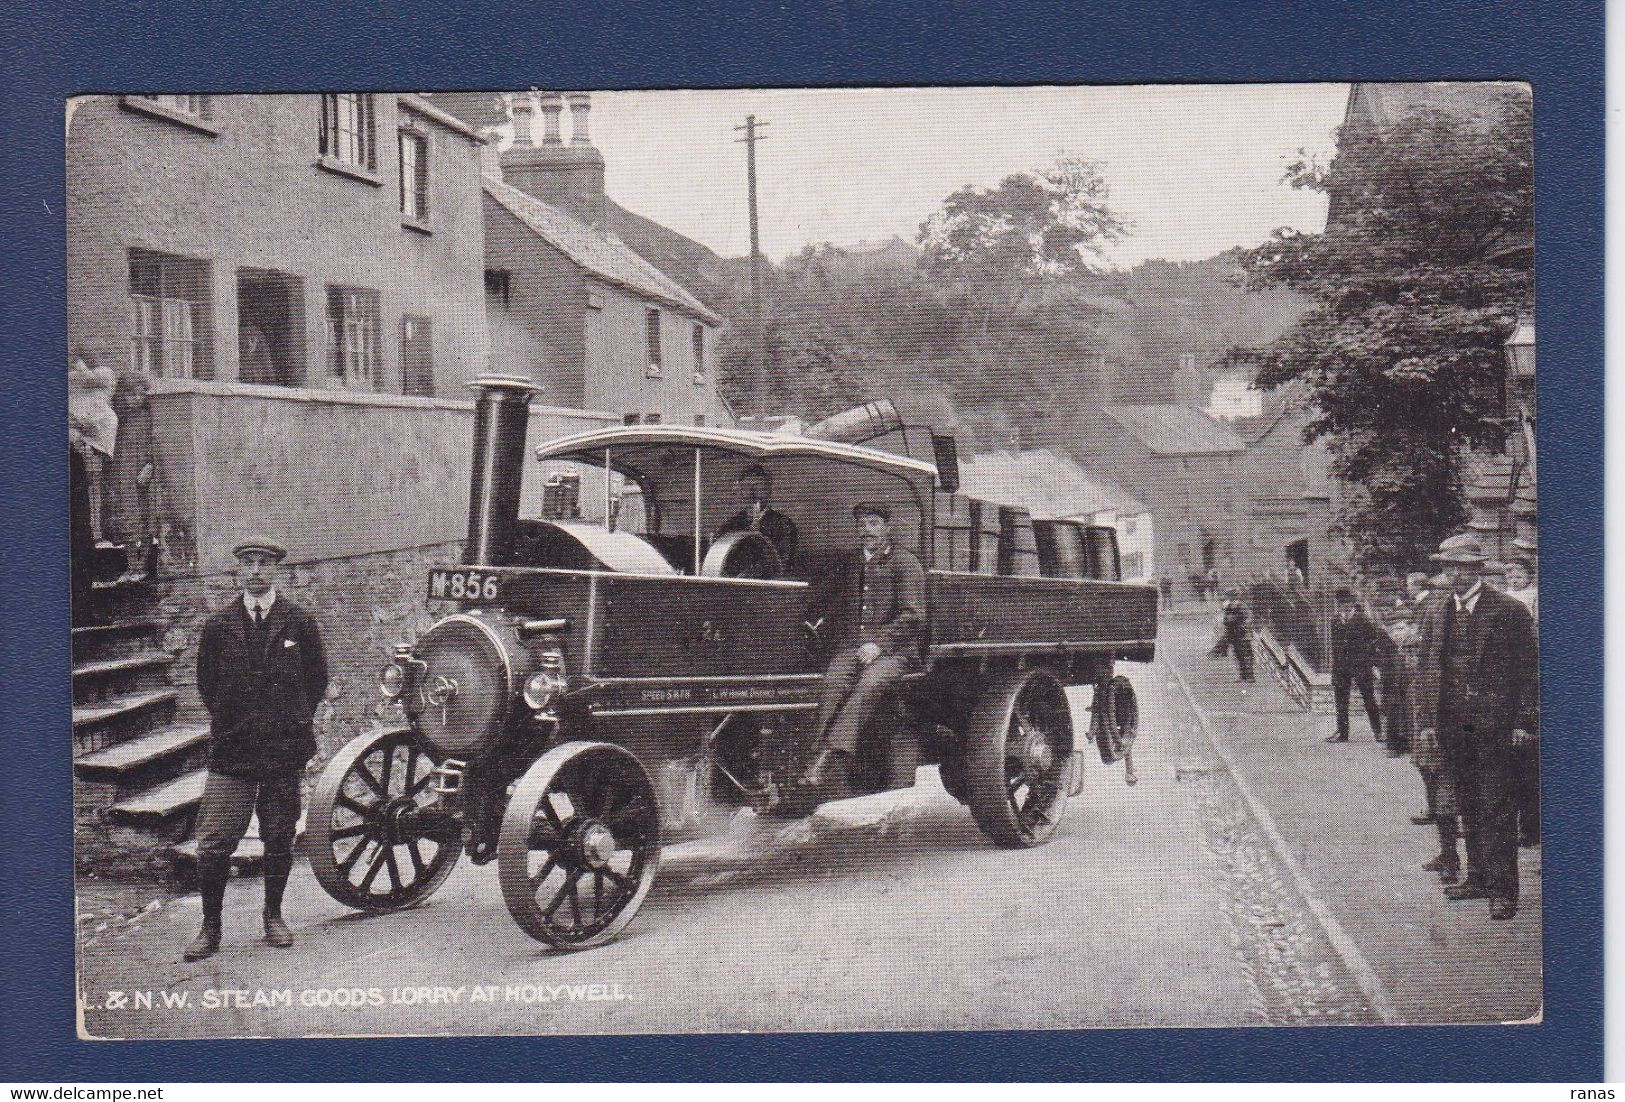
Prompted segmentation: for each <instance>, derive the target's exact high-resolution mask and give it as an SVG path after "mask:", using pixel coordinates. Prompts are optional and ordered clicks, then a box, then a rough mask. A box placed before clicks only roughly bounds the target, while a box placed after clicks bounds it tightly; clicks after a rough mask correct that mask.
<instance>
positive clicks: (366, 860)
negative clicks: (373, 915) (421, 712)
mask: <svg viewBox="0 0 1625 1102" xmlns="http://www.w3.org/2000/svg"><path fill="white" fill-rule="evenodd" d="M434 767H435V762H434V761H433V760H432V759H431V758H430V757H429V755H428V754H426V753H425V752H424V751H423V750H422V749H421V748H420V747H419V746H418V743H417V740H416V738H414V736H413V734H412V732H411V731H409V730H398V731H384V732H379V733H375V734H370V735H362V736H361V737H360V738H357V739H354V740H352V741H351V742H350V743H349V744H348V745H346V746H345V747H344V748H343V749H341V750H340V751H339V752H338V753H337V754H336V755H334V757H333V760H332V761H330V762H328V763H327V768H326V769H324V770H323V771H322V775H321V779H320V780H318V781H317V782H316V788H315V790H314V791H313V792H312V793H311V797H310V822H309V824H308V826H307V827H306V831H305V839H306V845H307V847H308V849H309V852H310V867H311V870H312V871H313V872H315V874H316V880H317V882H318V883H320V884H321V886H322V887H323V888H325V889H326V890H327V894H328V895H331V896H332V897H333V898H334V899H336V900H338V901H339V902H340V903H343V904H344V905H345V906H347V907H355V908H357V909H359V910H363V911H393V910H398V909H400V908H402V907H408V906H411V905H412V904H413V903H417V902H419V901H420V900H422V899H425V898H427V897H428V896H429V894H430V893H432V892H433V891H434V890H435V889H436V888H438V887H439V886H440V885H441V883H442V882H443V881H444V880H445V879H446V877H447V876H449V875H450V874H451V870H452V868H453V867H454V866H455V865H456V864H457V858H458V856H459V854H460V853H461V845H460V838H459V834H458V831H457V828H456V824H455V822H453V821H452V820H451V819H450V817H449V816H448V815H446V814H445V813H444V812H443V811H441V809H440V808H439V806H438V800H439V794H438V793H437V792H435V791H434V789H433V788H432V786H431V783H430V782H431V781H432V780H433V770H434Z"/></svg>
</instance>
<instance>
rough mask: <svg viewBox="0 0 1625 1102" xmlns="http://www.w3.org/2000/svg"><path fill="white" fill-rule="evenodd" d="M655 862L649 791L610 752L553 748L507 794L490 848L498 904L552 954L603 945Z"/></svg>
mask: <svg viewBox="0 0 1625 1102" xmlns="http://www.w3.org/2000/svg"><path fill="white" fill-rule="evenodd" d="M659 863H660V811H659V807H658V806H657V804H656V801H655V790H654V785H653V784H652V783H651V782H650V780H649V776H648V774H647V773H645V772H644V771H643V767H642V766H641V765H639V764H638V762H637V759H636V758H634V757H633V756H632V755H631V754H629V753H627V751H625V750H623V749H622V748H621V747H619V746H615V745H612V744H610V743H604V742H572V743H565V744H564V745H562V746H556V747H554V748H553V749H552V750H549V751H548V752H547V753H545V754H543V755H542V756H541V757H540V758H539V759H537V761H536V763H535V764H534V765H532V766H531V767H530V769H529V770H527V771H526V772H525V775H524V776H523V777H522V778H520V781H519V783H518V785H516V786H515V787H514V790H513V795H512V796H511V797H509V800H508V810H507V813H506V814H504V815H503V817H502V834H501V839H500V841H499V842H498V845H497V871H498V874H499V877H500V879H501V881H502V898H503V900H504V901H505V902H506V903H507V904H508V913H509V914H511V915H513V918H514V921H515V922H517V923H519V926H520V928H521V929H523V930H524V931H525V933H527V934H529V935H530V936H531V937H533V938H535V939H536V940H537V941H542V942H546V943H547V944H548V945H552V946H554V947H556V948H560V949H587V948H591V947H592V946H594V945H602V944H603V943H604V942H606V941H609V940H610V939H611V938H613V937H614V936H615V935H616V934H618V933H620V932H621V930H623V929H625V927H626V924H627V923H629V922H631V921H632V917H633V916H634V915H636V914H637V913H638V908H639V907H641V906H642V905H643V899H644V896H646V895H648V893H649V887H650V885H652V884H653V883H654V878H655V868H656V866H658V865H659Z"/></svg>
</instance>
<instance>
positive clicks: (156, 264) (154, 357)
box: [130, 249, 214, 379]
mask: <svg viewBox="0 0 1625 1102" xmlns="http://www.w3.org/2000/svg"><path fill="white" fill-rule="evenodd" d="M130 367H131V369H132V370H135V371H142V372H145V373H147V374H149V375H158V376H163V377H164V378H169V379H207V378H210V377H211V376H212V375H213V374H214V371H213V361H212V357H211V355H210V346H209V264H208V261H205V260H190V259H187V258H186V257H180V256H170V255H168V254H167V253H156V252H149V251H148V250H146V249H131V250H130Z"/></svg>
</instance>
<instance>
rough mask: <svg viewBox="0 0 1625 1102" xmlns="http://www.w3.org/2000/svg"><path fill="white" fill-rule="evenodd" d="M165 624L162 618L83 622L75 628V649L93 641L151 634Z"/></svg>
mask: <svg viewBox="0 0 1625 1102" xmlns="http://www.w3.org/2000/svg"><path fill="white" fill-rule="evenodd" d="M163 626H164V622H163V621H162V620H149V619H139V618H138V619H132V620H114V621H113V622H112V623H110V624H81V625H80V626H78V627H76V628H74V629H73V633H72V637H73V649H74V651H75V653H77V652H78V651H79V650H80V648H81V646H86V645H89V644H92V643H104V642H112V641H115V640H118V639H124V638H130V637H140V636H143V635H151V634H153V633H154V632H156V631H158V630H159V629H160V628H162V627H163Z"/></svg>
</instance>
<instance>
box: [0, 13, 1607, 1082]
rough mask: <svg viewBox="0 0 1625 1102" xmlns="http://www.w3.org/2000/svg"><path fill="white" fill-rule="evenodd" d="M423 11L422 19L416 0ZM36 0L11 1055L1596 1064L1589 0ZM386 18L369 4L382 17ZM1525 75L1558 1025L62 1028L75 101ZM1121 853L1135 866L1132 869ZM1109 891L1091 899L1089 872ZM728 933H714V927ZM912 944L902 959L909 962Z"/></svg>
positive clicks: (699, 1073)
mask: <svg viewBox="0 0 1625 1102" xmlns="http://www.w3.org/2000/svg"><path fill="white" fill-rule="evenodd" d="M411 7H415V8H417V9H419V10H415V11H413V10H409V9H410V8H411ZM277 8H278V5H274V4H267V3H259V4H254V5H246V4H244V5H240V6H239V5H229V6H228V5H226V4H218V5H196V4H194V5H189V6H186V7H185V8H184V9H183V7H182V5H179V4H176V5H164V4H105V5H94V4H90V3H85V2H72V0H69V2H61V3H58V2H50V0H23V3H22V5H21V7H20V8H19V9H17V10H14V11H12V12H10V13H9V14H6V15H0V30H3V31H4V45H3V49H4V52H5V61H4V63H3V64H0V73H4V76H0V104H3V107H0V110H3V111H4V122H5V126H4V129H3V131H0V150H3V153H0V157H3V161H0V164H3V165H4V169H5V171H4V175H3V180H4V187H3V188H0V203H3V204H4V210H5V226H6V230H5V238H4V256H5V258H6V262H5V263H4V264H3V265H0V281H3V285H4V287H5V297H4V302H5V303H6V304H7V305H6V309H5V311H4V314H3V317H4V319H5V322H4V327H5V331H6V336H5V337H4V339H3V341H0V355H3V356H4V357H5V363H6V366H7V369H8V373H7V375H6V385H5V386H4V388H3V391H0V403H3V408H4V416H5V426H4V430H5V431H4V435H3V437H0V440H4V441H5V444H6V445H7V446H6V447H5V448H4V456H5V458H4V461H3V462H0V472H3V473H0V486H3V491H4V499H3V504H0V509H3V512H0V516H4V517H5V518H6V520H7V521H8V522H9V524H8V527H9V528H10V531H11V537H10V538H9V539H7V541H6V543H5V548H4V552H3V560H0V569H3V575H0V576H3V577H4V579H5V594H6V605H7V608H6V612H5V615H4V616H3V617H0V625H3V626H0V654H3V655H4V656H5V665H6V670H5V680H4V685H5V686H6V692H5V693H4V700H5V703H6V708H5V713H6V717H7V723H6V731H5V734H4V736H0V737H3V742H0V753H3V763H4V764H3V767H0V924H3V925H0V931H3V934H0V1038H3V1040H0V1079H3V1080H12V1081H24V1082H39V1083H43V1082H46V1081H51V1082H57V1083H60V1082H74V1081H77V1082H87V1081H105V1080H112V1081H122V1082H132V1081H140V1080H146V1081H170V1080H173V1081H183V1080H277V1079H284V1078H298V1079H307V1080H341V1081H342V1080H374V1079H378V1080H387V1079H455V1080H463V1079H473V1080H479V1079H487V1080H508V1079H515V1078H531V1077H541V1078H546V1077H553V1078H572V1079H578V1078H594V1077H602V1078H606V1079H645V1080H646V1079H661V1080H663V1079H711V1078H716V1079H743V1080H760V1079H808V1078H812V1079H819V1078H823V1079H855V1078H876V1079H949V1080H953V1079H994V1080H999V1079H1025V1078H1036V1079H1110V1080H1116V1079H1142V1078H1143V1079H1176V1080H1215V1079H1217V1080H1255V1079H1262V1080H1279V1079H1332V1080H1364V1079H1391V1080H1453V1079H1465V1080H1491V1081H1498V1080H1537V1081H1540V1080H1545V1081H1570V1082H1586V1081H1592V1082H1596V1081H1600V1079H1601V1075H1602V937H1603V927H1602V843H1601V837H1602V752H1601V746H1602V697H1601V686H1602V666H1601V663H1602V645H1601V643H1602V607H1601V593H1602V536H1601V523H1602V515H1603V514H1602V482H1603V480H1602V470H1603V468H1602V438H1603V437H1602V432H1603V425H1602V413H1603V406H1602V400H1601V396H1602V385H1603V373H1602V363H1603V360H1602V324H1603V320H1602V319H1603V289H1602V255H1603V253H1602V227H1603V168H1602V166H1603V5H1600V4H1581V3H1555V2H1550V0H1547V2H1541V0H1501V2H1498V3H1495V4H1487V3H1466V2H1462V0H1443V2H1437V0H1436V2H1434V3H1431V4H1426V5H1419V4H1411V3H1398V2H1394V0H1385V2H1353V3H1339V4H1332V3H1323V4H1319V5H1310V4H1294V5H1284V4H1282V3H1280V0H1246V2H1231V3H1227V4H1220V3H1216V2H1215V0H1167V2H1163V3H1158V4H1156V5H1154V6H1153V5H1144V6H1142V7H1140V8H1139V9H1138V10H1136V9H1135V7H1134V6H1132V5H1129V4H1124V3H1099V2H1090V3H1047V4H1040V3H1031V4H1016V3H989V2H983V3H964V2H960V3H951V4H929V3H922V2H920V0H892V2H865V0H825V2H823V3H806V4H800V5H786V4H752V3H747V2H743V0H741V2H737V3H694V4H688V5H676V4H669V3H668V4H660V3H653V2H643V3H636V4H622V3H611V2H606V0H598V2H596V3H587V2H581V3H577V4H575V5H573V6H571V7H570V8H565V7H559V8H555V9H552V10H548V9H544V8H543V7H542V6H541V5H534V6H533V5H526V4H518V3H512V2H509V3H503V4H488V5H484V6H480V7H476V6H474V5H462V6H459V5H454V4H440V5H434V6H430V5H413V6H408V5H401V6H399V7H397V6H395V5H382V4H367V5H364V6H363V5H354V6H349V5H345V4H342V3H339V2H337V0H330V2H328V3H323V4H319V5H317V4H311V5H308V6H307V7H305V8H304V9H303V10H299V9H297V8H296V9H295V10H294V11H293V12H291V13H290V12H286V11H278V10H277ZM384 13H387V14H384ZM1440 78H1456V79H1473V78H1511V79H1521V80H1528V81H1530V82H1531V83H1532V84H1533V85H1534V87H1535V103H1536V118H1537V125H1538V139H1537V143H1536V149H1537V158H1538V188H1539V205H1538V218H1539V277H1540V314H1539V327H1540V338H1541V346H1540V359H1541V369H1542V372H1541V378H1542V380H1543V386H1542V391H1541V396H1540V423H1541V425H1542V430H1541V434H1540V458H1541V465H1542V469H1543V474H1544V477H1543V479H1542V484H1541V508H1542V529H1543V531H1542V535H1543V538H1544V555H1543V563H1542V565H1543V578H1542V582H1543V585H1542V589H1543V590H1544V591H1545V600H1544V602H1543V605H1544V608H1543V611H1544V613H1545V616H1546V624H1545V630H1544V632H1543V636H1544V640H1545V654H1544V656H1543V658H1544V660H1543V672H1544V686H1545V713H1546V714H1545V719H1544V721H1543V727H1544V729H1545V730H1546V731H1547V732H1549V733H1550V737H1549V738H1548V739H1547V743H1546V745H1547V766H1548V769H1547V777H1546V782H1545V790H1546V795H1547V806H1548V808H1549V810H1548V812H1547V814H1546V815H1545V816H1544V818H1545V819H1546V823H1547V827H1546V841H1545V852H1544V861H1545V876H1544V886H1543V890H1544V899H1545V916H1546V945H1547V953H1546V975H1547V997H1548V1002H1547V1006H1546V1016H1545V1022H1544V1024H1542V1025H1540V1026H1538V1027H1528V1028H1520V1029H1515V1030H1508V1029H1464V1028H1452V1029H1414V1030H1393V1029H1377V1028H1365V1029H1337V1030H1271V1031H1263V1030H1224V1031H1209V1030H1200V1031H1198V1030H1179V1031H1174V1030H1168V1031H1150V1030H1146V1031H1123V1032H1105V1031H1096V1032H1085V1033H1001V1034H991V1033H984V1034H851V1035H820V1036H778V1037H772V1036H767V1037H705V1038H699V1037H694V1038H688V1037H677V1038H655V1037H651V1038H607V1039H579V1040H578V1039H561V1040H535V1039H511V1040H448V1041H435V1040H407V1041H345V1042H339V1041H333V1042H232V1043H185V1044H177V1043H168V1044H159V1043H151V1044H107V1043H102V1044H89V1043H83V1042H80V1041H77V1040H76V1039H75V1037H74V1019H73V1006H72V993H73V986H74V985H73V944H72V936H71V935H72V929H73V922H72V884H71V882H70V879H69V877H68V875H67V870H68V869H69V866H70V861H69V854H68V839H69V837H70V829H69V809H70V797H69V778H68V772H67V768H66V762H67V757H68V756H67V754H66V753H65V748H64V742H65V739H66V732H67V730H68V705H67V693H66V687H67V678H66V670H67V667H68V651H67V638H68V635H67V631H66V627H67V585H66V578H67V563H66V558H67V555H66V548H67V522H66V502H67V492H66V486H65V481H66V473H65V467H64V464H63V463H62V455H61V451H62V449H61V446H60V443H61V439H60V438H61V435H62V433H61V428H60V426H61V425H62V423H63V417H64V416H65V410H64V394H63V385H62V381H61V380H62V375H61V371H62V366H61V365H62V364H63V362H64V358H65V337H64V320H63V319H64V314H65V307H64V247H63V219H62V211H63V169H62V166H63V147H62V132H63V99H64V97H66V96H68V95H70V94H73V93H76V92H87V91H131V90H136V89H139V88H143V87H153V88H164V89H171V90H172V89H176V88H181V89H188V90H204V89H211V90H217V91H236V90H242V91H249V90H263V91H270V90H294V89H310V88H327V87H372V86H375V87H391V88H411V89H418V88H431V89H432V88H435V87H458V86H460V87H469V88H490V87H526V86H530V85H542V86H549V87H564V88H572V87H584V88H606V87H683V86H737V85H747V84H774V85H789V86H795V85H807V84H848V85H852V84H889V85H895V84H927V83H946V84H963V83H999V84H1021V83H1067V82H1097V83H1098V82H1107V83H1135V82H1142V81H1180V82H1205V81H1217V82H1239V81H1264V80H1269V81H1306V80H1350V79H1365V80H1409V79H1440ZM1124 874H1125V875H1133V874H1134V870H1124ZM1102 890H1109V887H1108V886H1103V888H1102ZM716 951H717V952H719V953H727V952H729V951H730V947H729V946H727V945H719V946H717V947H716ZM905 954H906V950H903V949H902V948H901V947H900V950H899V963H900V964H904V963H906V956H905Z"/></svg>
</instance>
